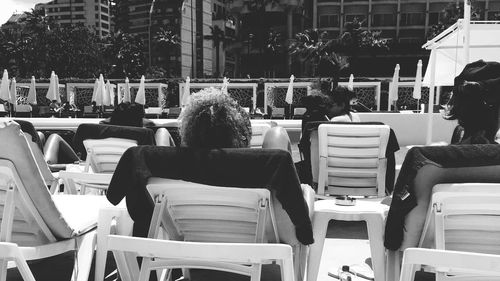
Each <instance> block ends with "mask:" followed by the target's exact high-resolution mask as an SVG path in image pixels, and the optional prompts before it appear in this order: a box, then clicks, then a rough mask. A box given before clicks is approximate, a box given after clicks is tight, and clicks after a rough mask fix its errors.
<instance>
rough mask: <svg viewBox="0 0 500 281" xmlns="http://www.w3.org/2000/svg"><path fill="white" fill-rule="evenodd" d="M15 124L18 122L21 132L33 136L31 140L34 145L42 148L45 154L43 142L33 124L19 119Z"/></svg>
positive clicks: (15, 120)
mask: <svg viewBox="0 0 500 281" xmlns="http://www.w3.org/2000/svg"><path fill="white" fill-rule="evenodd" d="M14 122H16V123H17V124H19V126H21V131H23V132H25V133H28V134H29V135H30V136H31V140H32V141H33V142H34V143H36V144H37V145H38V147H39V148H40V151H42V152H43V145H42V141H41V140H40V136H39V135H38V133H37V131H36V130H35V126H33V123H31V122H28V121H24V120H19V119H14Z"/></svg>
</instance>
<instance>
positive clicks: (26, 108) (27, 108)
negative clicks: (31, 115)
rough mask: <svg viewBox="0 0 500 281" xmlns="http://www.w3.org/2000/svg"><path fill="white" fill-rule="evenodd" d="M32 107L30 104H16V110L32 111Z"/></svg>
mask: <svg viewBox="0 0 500 281" xmlns="http://www.w3.org/2000/svg"><path fill="white" fill-rule="evenodd" d="M31 110H32V108H31V105H29V104H18V105H17V106H16V112H31Z"/></svg>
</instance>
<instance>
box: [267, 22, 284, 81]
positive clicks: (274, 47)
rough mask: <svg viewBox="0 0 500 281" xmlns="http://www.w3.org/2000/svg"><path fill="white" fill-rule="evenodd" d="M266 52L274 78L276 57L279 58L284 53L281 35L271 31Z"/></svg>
mask: <svg viewBox="0 0 500 281" xmlns="http://www.w3.org/2000/svg"><path fill="white" fill-rule="evenodd" d="M265 51H266V53H267V54H268V56H269V60H268V62H269V64H270V72H271V73H270V76H271V77H274V76H275V74H276V70H275V69H274V66H275V65H276V57H278V56H279V55H280V54H281V53H282V52H283V38H282V36H281V33H279V32H275V31H270V32H269V34H268V37H267V40H266V46H265Z"/></svg>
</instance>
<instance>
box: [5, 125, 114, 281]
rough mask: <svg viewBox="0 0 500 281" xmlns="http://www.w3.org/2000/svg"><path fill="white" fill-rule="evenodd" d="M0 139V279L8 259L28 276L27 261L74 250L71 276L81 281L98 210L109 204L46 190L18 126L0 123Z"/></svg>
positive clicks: (87, 266)
mask: <svg viewBox="0 0 500 281" xmlns="http://www.w3.org/2000/svg"><path fill="white" fill-rule="evenodd" d="M0 139H2V141H4V142H5V143H4V146H3V147H2V148H0V193H2V194H3V195H2V196H1V198H2V200H0V205H1V207H2V208H0V210H1V211H0V215H1V218H2V222H1V225H0V248H1V249H2V251H1V254H0V256H1V259H0V266H1V268H0V280H2V281H4V280H5V278H6V273H7V266H8V262H9V261H11V260H14V261H15V262H16V265H17V266H18V267H19V269H20V271H21V274H22V276H23V278H24V279H25V280H34V278H33V275H32V273H31V272H30V271H29V268H27V267H26V261H27V260H35V259H42V258H46V257H50V256H55V255H58V254H62V253H65V252H68V251H77V259H76V262H75V269H74V271H73V276H72V279H74V280H87V278H88V274H89V270H90V265H91V262H92V256H93V251H94V246H95V231H94V228H95V227H96V224H97V216H98V210H99V208H101V207H103V206H110V204H109V203H108V202H107V201H106V198H104V197H101V196H72V195H51V194H50V193H49V190H48V188H47V186H46V185H45V182H44V179H43V177H42V175H41V172H40V169H39V167H38V165H37V162H36V161H35V159H34V156H33V152H32V151H31V149H30V146H29V144H28V141H27V140H26V138H25V136H24V134H23V133H22V132H21V130H20V128H19V125H18V124H16V123H15V122H1V123H0ZM3 250H5V251H3Z"/></svg>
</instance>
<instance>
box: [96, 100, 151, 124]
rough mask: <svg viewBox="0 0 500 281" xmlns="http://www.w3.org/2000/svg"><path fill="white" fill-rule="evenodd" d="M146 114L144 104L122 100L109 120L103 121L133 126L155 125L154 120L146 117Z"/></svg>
mask: <svg viewBox="0 0 500 281" xmlns="http://www.w3.org/2000/svg"><path fill="white" fill-rule="evenodd" d="M144 116H145V112H144V107H143V106H142V105H140V104H137V103H130V102H122V103H120V104H119V105H118V106H116V108H115V110H114V111H113V114H112V115H111V117H110V118H109V120H107V121H102V122H101V123H104V124H110V125H117V126H131V127H151V126H155V124H154V122H152V121H151V120H148V119H144Z"/></svg>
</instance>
